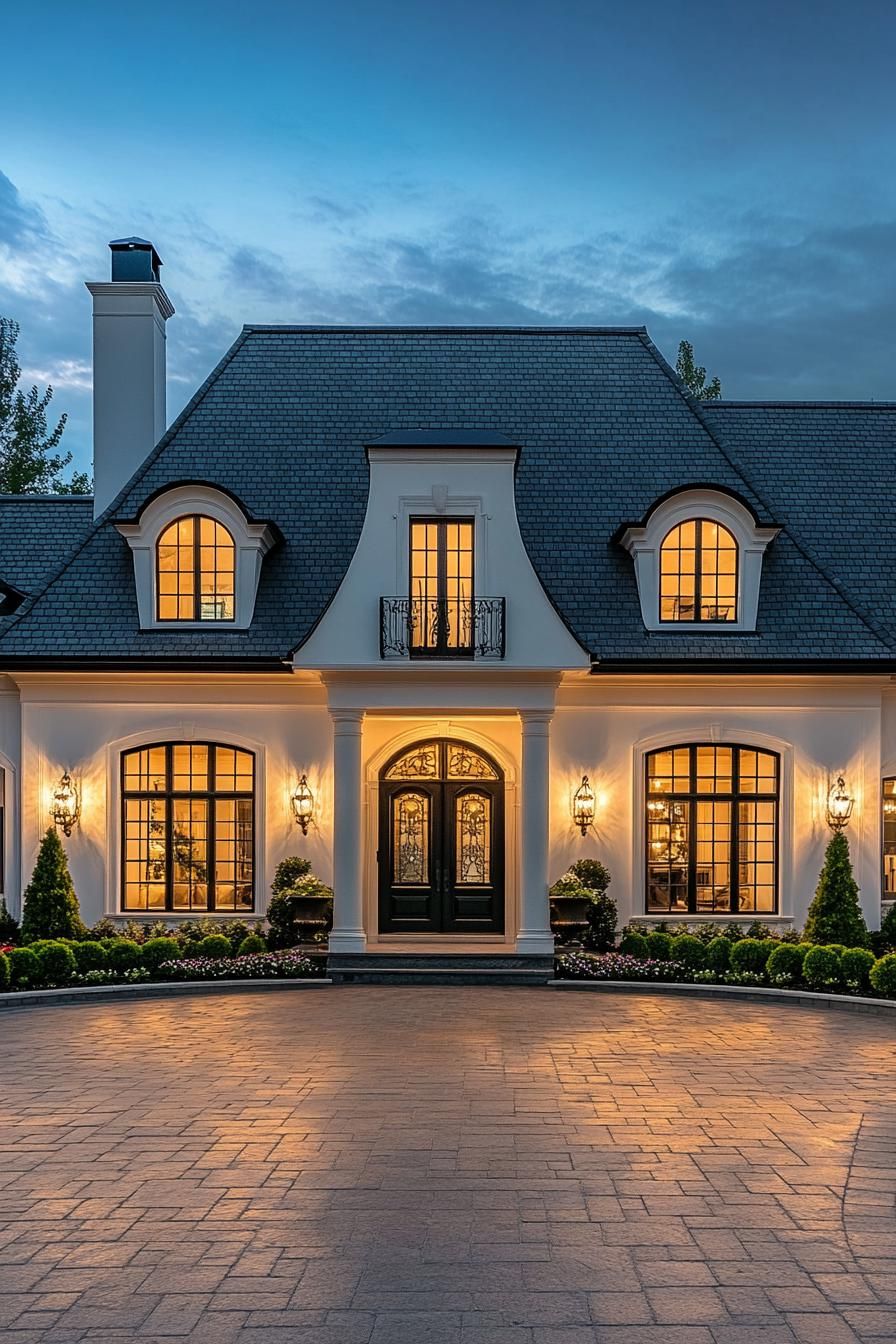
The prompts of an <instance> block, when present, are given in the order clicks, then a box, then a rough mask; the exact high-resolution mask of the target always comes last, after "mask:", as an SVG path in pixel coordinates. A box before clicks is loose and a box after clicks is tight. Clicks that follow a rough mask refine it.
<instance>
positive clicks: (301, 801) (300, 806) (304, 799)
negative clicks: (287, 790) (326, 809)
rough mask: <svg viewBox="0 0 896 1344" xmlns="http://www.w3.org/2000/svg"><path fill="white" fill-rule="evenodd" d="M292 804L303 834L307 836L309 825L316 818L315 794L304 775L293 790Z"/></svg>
mask: <svg viewBox="0 0 896 1344" xmlns="http://www.w3.org/2000/svg"><path fill="white" fill-rule="evenodd" d="M290 802H291V803H292V810H293V815H294V817H295V819H296V823H297V825H299V826H301V828H302V834H303V835H307V834H308V825H309V823H310V821H311V818H312V817H313V816H314V794H313V793H312V792H311V790H310V788H309V787H308V780H307V779H306V778H305V776H304V775H302V777H301V779H300V780H299V782H298V784H297V785H296V787H295V788H294V789H293V794H292V798H291V799H290Z"/></svg>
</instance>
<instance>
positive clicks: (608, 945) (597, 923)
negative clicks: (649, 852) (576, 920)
mask: <svg viewBox="0 0 896 1344" xmlns="http://www.w3.org/2000/svg"><path fill="white" fill-rule="evenodd" d="M569 871H570V872H571V873H573V874H575V876H576V877H577V878H578V879H579V881H580V882H581V884H582V886H583V887H584V888H585V889H586V890H587V891H588V892H589V894H590V898H591V903H590V905H589V907H588V930H587V932H586V934H585V937H584V940H583V941H584V943H585V946H586V947H587V948H588V949H589V950H590V951H592V952H612V950H613V948H614V946H615V944H616V922H617V920H618V917H619V911H618V910H617V907H616V902H615V901H614V900H613V898H612V896H608V895H607V887H609V885H610V882H611V880H612V879H611V877H610V870H609V868H607V867H605V866H604V864H602V863H601V862H600V860H599V859H579V860H578V862H577V863H574V864H573V865H572V867H571V868H570V870H569Z"/></svg>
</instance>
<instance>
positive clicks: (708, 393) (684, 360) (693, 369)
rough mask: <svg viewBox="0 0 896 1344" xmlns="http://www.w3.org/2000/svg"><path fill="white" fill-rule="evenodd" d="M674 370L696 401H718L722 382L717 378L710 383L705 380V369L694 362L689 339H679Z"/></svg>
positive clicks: (692, 348) (692, 349)
mask: <svg viewBox="0 0 896 1344" xmlns="http://www.w3.org/2000/svg"><path fill="white" fill-rule="evenodd" d="M675 372H676V373H677V374H678V376H679V378H680V379H681V381H682V382H683V383H684V385H685V387H686V388H687V390H688V391H689V392H690V394H691V396H692V397H696V399H697V400H698V401H718V399H719V397H720V396H721V395H722V384H721V383H720V382H719V380H718V378H713V380H712V382H711V383H708V382H707V381H706V370H705V369H704V368H703V366H702V365H701V364H696V363H695V362H694V347H693V346H692V345H691V343H690V341H679V343H678V360H677V362H676V365H675Z"/></svg>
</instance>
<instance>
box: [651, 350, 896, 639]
mask: <svg viewBox="0 0 896 1344" xmlns="http://www.w3.org/2000/svg"><path fill="white" fill-rule="evenodd" d="M643 340H644V344H645V346H646V347H647V348H648V350H650V352H651V354H652V355H653V357H654V359H655V360H656V361H657V363H658V364H659V366H660V368H661V369H662V370H663V371H664V372H665V373H666V375H667V376H668V377H669V379H670V380H671V382H672V383H673V386H675V387H676V388H677V390H678V392H679V393H680V395H681V396H682V397H683V399H684V400H685V402H686V403H687V405H688V406H689V407H690V409H691V411H692V412H693V414H694V416H695V417H696V419H697V420H698V421H699V423H700V424H701V425H702V426H703V428H704V429H705V430H706V433H707V434H708V435H709V437H710V438H711V439H712V441H713V443H714V444H715V445H716V447H717V448H718V450H719V452H720V453H721V454H722V457H723V458H724V459H725V461H726V462H727V463H728V466H729V467H730V468H731V470H732V471H733V472H734V473H735V475H736V476H739V477H740V479H741V480H742V481H743V482H744V484H745V485H746V486H747V488H748V489H749V490H750V491H751V492H752V494H753V496H754V498H756V499H758V500H759V503H760V504H761V505H762V507H763V509H764V510H765V512H766V515H767V516H768V517H769V518H773V517H774V516H775V511H774V510H773V509H772V508H771V507H770V505H769V503H768V500H767V499H766V497H765V494H764V492H763V491H760V490H758V489H757V488H756V486H755V485H754V484H753V482H752V480H751V479H750V477H749V476H748V475H747V473H746V471H745V470H744V469H743V467H742V466H740V465H739V464H738V463H737V462H735V460H734V458H732V456H731V455H730V453H729V452H728V449H727V448H726V447H725V445H724V443H722V441H721V439H720V438H719V437H718V435H717V434H716V432H715V430H714V428H713V426H712V425H711V424H710V423H709V422H708V421H707V419H706V408H708V407H711V406H712V405H714V402H712V401H710V402H700V401H698V400H697V399H696V398H695V397H692V396H691V394H690V392H688V390H687V388H686V387H685V385H684V383H683V382H682V380H681V379H680V378H679V377H678V374H677V373H676V372H675V370H674V369H673V368H672V366H671V364H670V363H669V361H668V360H667V359H666V358H665V356H664V355H663V354H662V352H661V351H660V350H658V349H657V347H656V346H655V345H654V343H653V341H652V339H651V338H650V336H648V335H646V333H645V336H644V337H643ZM784 531H785V532H786V533H787V535H788V537H789V538H790V540H791V541H792V542H793V544H794V546H795V547H796V549H797V550H798V551H799V553H800V555H802V556H803V558H804V559H805V560H807V561H808V562H809V564H810V565H811V566H812V567H813V569H814V570H815V571H816V572H817V573H818V574H819V576H820V577H821V578H822V579H823V580H824V582H825V583H826V584H827V585H828V587H829V588H832V589H833V591H834V592H835V593H836V594H837V596H838V597H839V598H841V599H842V600H843V601H844V602H845V603H846V605H847V606H848V607H849V609H850V611H851V612H852V613H853V615H855V616H857V617H858V619H859V620H860V621H861V622H862V624H863V625H864V626H865V628H866V629H867V630H868V631H870V633H871V634H872V635H873V636H874V638H875V639H876V640H877V641H878V643H880V644H882V645H883V647H884V648H885V649H886V650H887V651H888V652H890V653H892V652H894V645H893V643H892V640H891V636H890V635H889V633H888V632H887V631H886V630H885V629H883V627H882V628H881V629H878V626H877V622H876V621H875V620H873V619H872V617H870V616H869V615H868V613H867V612H865V611H864V610H863V609H862V608H861V607H860V606H859V605H858V603H857V602H855V601H854V600H853V598H852V597H851V596H850V595H849V593H847V592H846V591H845V590H844V589H843V588H842V587H841V585H840V583H839V581H838V580H837V579H835V578H834V576H833V575H832V574H829V573H828V571H827V569H826V568H825V566H824V565H823V564H822V562H821V561H820V560H819V558H818V557H817V556H816V554H815V551H814V548H812V547H809V546H807V545H806V544H805V543H804V542H803V541H802V540H801V539H800V538H799V536H798V535H797V534H796V532H795V531H794V530H793V528H792V527H791V526H790V524H789V523H788V524H787V525H786V526H785V527H784Z"/></svg>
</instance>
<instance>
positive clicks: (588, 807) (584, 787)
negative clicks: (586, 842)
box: [572, 775, 594, 835]
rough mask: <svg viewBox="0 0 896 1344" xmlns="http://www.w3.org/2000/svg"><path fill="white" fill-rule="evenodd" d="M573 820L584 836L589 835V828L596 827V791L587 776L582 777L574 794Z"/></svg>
mask: <svg viewBox="0 0 896 1344" xmlns="http://www.w3.org/2000/svg"><path fill="white" fill-rule="evenodd" d="M572 819H573V821H574V822H575V824H576V825H577V826H578V828H579V830H580V831H581V832H582V834H583V835H587V834H588V828H589V826H593V825H594V790H593V789H592V787H591V784H590V782H589V779H588V776H587V775H583V776H582V782H581V784H580V785H579V787H578V788H577V789H576V791H575V793H574V794H573V797H572Z"/></svg>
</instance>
